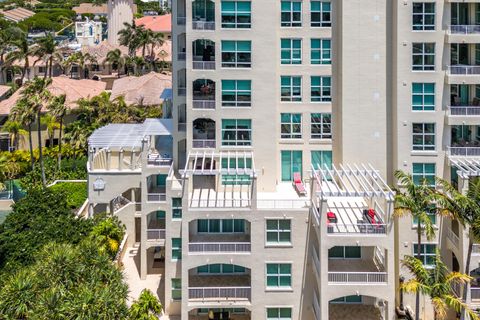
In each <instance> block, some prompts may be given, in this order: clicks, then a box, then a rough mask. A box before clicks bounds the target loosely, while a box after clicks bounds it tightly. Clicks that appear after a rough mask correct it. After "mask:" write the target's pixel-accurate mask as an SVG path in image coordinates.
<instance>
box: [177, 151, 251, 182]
mask: <svg viewBox="0 0 480 320" xmlns="http://www.w3.org/2000/svg"><path fill="white" fill-rule="evenodd" d="M223 159H226V162H227V166H226V167H223V164H222V162H223V161H222V160H223ZM232 159H235V160H236V161H235V164H236V165H235V167H231V166H230V163H231V160H232ZM238 160H243V164H242V166H239V165H238V164H239V161H238ZM248 160H250V163H251V165H247V163H248V162H249V161H248ZM180 173H181V174H182V177H184V178H185V177H188V176H191V175H216V174H231V175H249V176H250V177H254V176H255V162H254V157H253V152H249V151H221V152H215V151H211V152H210V151H196V152H189V153H188V157H187V161H186V164H185V169H184V170H180Z"/></svg>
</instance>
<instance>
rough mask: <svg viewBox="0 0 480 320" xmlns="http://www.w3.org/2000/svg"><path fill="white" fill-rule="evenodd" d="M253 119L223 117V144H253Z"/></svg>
mask: <svg viewBox="0 0 480 320" xmlns="http://www.w3.org/2000/svg"><path fill="white" fill-rule="evenodd" d="M251 145H252V120H250V119H222V146H251Z"/></svg>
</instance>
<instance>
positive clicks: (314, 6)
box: [310, 0, 332, 27]
mask: <svg viewBox="0 0 480 320" xmlns="http://www.w3.org/2000/svg"><path fill="white" fill-rule="evenodd" d="M310 26H311V27H331V26H332V4H331V3H330V1H318V0H312V1H310Z"/></svg>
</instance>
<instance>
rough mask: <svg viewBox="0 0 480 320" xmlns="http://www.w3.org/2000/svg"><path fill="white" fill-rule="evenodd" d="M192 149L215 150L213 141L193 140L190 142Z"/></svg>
mask: <svg viewBox="0 0 480 320" xmlns="http://www.w3.org/2000/svg"><path fill="white" fill-rule="evenodd" d="M192 147H193V148H215V140H214V139H193V140H192Z"/></svg>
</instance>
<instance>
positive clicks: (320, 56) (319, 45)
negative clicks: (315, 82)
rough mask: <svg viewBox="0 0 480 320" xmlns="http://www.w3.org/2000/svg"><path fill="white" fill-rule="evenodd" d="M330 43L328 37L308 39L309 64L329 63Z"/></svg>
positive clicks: (330, 56) (330, 59)
mask: <svg viewBox="0 0 480 320" xmlns="http://www.w3.org/2000/svg"><path fill="white" fill-rule="evenodd" d="M331 47H332V44H331V40H330V39H311V40H310V50H311V51H310V63H311V64H331V63H332V48H331Z"/></svg>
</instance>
